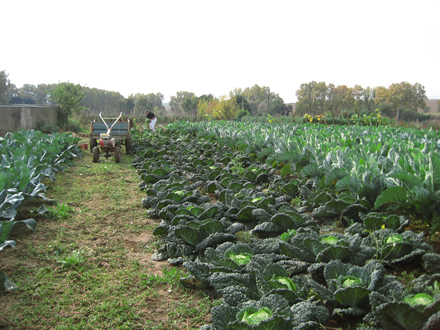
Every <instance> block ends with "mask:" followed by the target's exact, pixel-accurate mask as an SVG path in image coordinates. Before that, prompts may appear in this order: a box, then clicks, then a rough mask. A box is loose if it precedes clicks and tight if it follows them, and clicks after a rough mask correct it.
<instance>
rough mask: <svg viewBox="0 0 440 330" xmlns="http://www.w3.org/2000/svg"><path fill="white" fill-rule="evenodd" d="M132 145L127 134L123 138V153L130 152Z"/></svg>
mask: <svg viewBox="0 0 440 330" xmlns="http://www.w3.org/2000/svg"><path fill="white" fill-rule="evenodd" d="M132 145H133V141H132V139H131V135H129V136H128V137H127V138H126V139H125V153H126V154H127V155H128V154H129V153H130V152H131V146H132Z"/></svg>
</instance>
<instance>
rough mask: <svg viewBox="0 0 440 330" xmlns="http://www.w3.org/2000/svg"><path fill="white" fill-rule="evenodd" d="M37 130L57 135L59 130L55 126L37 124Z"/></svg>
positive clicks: (42, 123)
mask: <svg viewBox="0 0 440 330" xmlns="http://www.w3.org/2000/svg"><path fill="white" fill-rule="evenodd" d="M37 129H38V130H39V131H40V132H42V133H45V134H52V133H59V131H60V128H59V127H58V126H57V125H56V124H52V123H45V122H38V123H37Z"/></svg>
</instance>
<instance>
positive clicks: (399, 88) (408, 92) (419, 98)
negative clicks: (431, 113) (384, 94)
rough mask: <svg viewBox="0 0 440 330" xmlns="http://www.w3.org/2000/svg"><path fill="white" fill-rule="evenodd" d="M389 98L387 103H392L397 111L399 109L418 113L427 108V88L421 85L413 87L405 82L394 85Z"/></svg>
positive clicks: (390, 88) (417, 84)
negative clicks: (419, 110)
mask: <svg viewBox="0 0 440 330" xmlns="http://www.w3.org/2000/svg"><path fill="white" fill-rule="evenodd" d="M388 91H389V96H388V99H387V101H388V102H389V103H391V104H392V105H393V106H394V108H395V109H396V110H397V109H399V108H402V109H403V108H405V109H410V110H413V111H417V110H418V109H424V108H425V107H426V102H425V101H426V100H427V99H428V98H427V97H426V92H425V88H424V87H423V86H422V85H420V84H419V83H415V84H414V85H411V84H409V83H407V82H405V81H403V82H401V83H398V84H392V85H391V86H390V87H389V88H388Z"/></svg>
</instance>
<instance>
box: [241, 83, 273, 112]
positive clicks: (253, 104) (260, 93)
mask: <svg viewBox="0 0 440 330" xmlns="http://www.w3.org/2000/svg"><path fill="white" fill-rule="evenodd" d="M236 90H237V89H236ZM237 91H238V90H237ZM269 93H270V88H269V87H266V86H263V87H260V86H258V85H257V84H255V85H254V86H253V87H247V88H245V89H244V91H243V92H242V96H244V97H245V98H246V100H247V101H248V102H249V105H250V109H251V114H252V115H256V114H258V113H259V111H260V114H261V112H264V109H263V108H265V109H266V113H267V109H268V107H267V97H268V94H269ZM261 103H263V105H261V106H260V104H261ZM264 105H265V107H264ZM262 109H263V110H262Z"/></svg>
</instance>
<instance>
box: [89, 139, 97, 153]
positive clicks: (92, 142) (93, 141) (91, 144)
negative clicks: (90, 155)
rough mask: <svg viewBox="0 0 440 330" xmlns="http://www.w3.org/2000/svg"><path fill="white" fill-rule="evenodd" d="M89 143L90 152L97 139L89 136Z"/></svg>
mask: <svg viewBox="0 0 440 330" xmlns="http://www.w3.org/2000/svg"><path fill="white" fill-rule="evenodd" d="M89 145H90V152H93V148H95V147H96V146H97V145H98V141H96V139H94V138H92V137H90V141H89Z"/></svg>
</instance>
